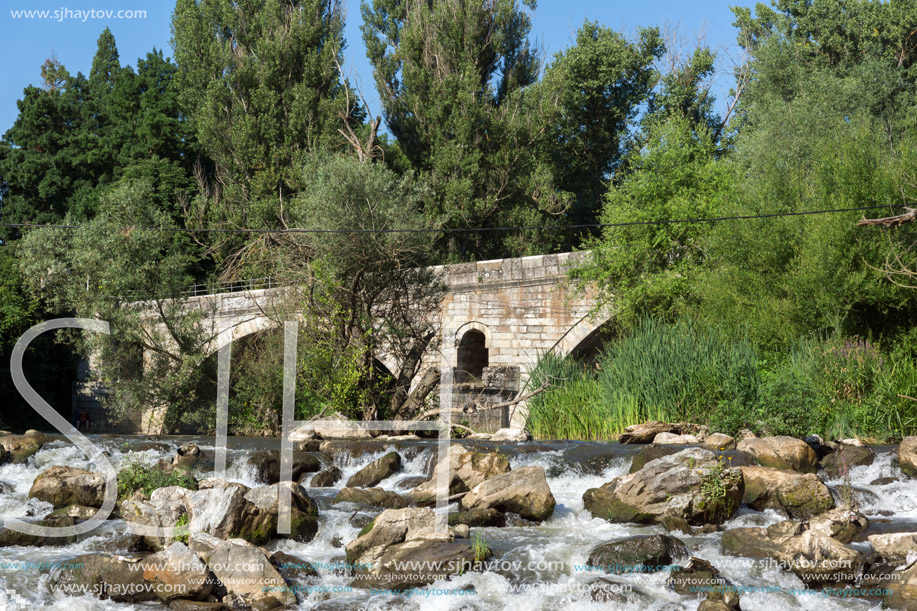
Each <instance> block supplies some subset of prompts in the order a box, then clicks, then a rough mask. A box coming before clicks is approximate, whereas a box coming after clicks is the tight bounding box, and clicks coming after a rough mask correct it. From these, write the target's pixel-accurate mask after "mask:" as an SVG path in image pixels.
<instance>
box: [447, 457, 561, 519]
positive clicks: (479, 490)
mask: <svg viewBox="0 0 917 611" xmlns="http://www.w3.org/2000/svg"><path fill="white" fill-rule="evenodd" d="M555 504H556V502H555V500H554V495H553V494H551V489H550V487H548V480H547V478H546V477H545V473H544V469H542V468H541V467H523V468H521V469H516V470H514V471H510V472H509V473H503V474H501V475H496V476H494V477H491V478H490V479H487V480H484V481H483V482H481V483H480V484H478V485H477V486H475V487H474V488H472V489H471V492H469V493H468V494H466V495H465V496H464V497H462V508H463V509H465V510H466V511H467V510H470V509H490V508H493V509H496V510H498V511H501V512H503V513H508V512H512V513H517V514H519V515H520V516H522V517H523V518H525V519H526V520H533V521H535V522H542V521H544V520H547V519H548V518H549V517H551V514H552V513H554V505H555Z"/></svg>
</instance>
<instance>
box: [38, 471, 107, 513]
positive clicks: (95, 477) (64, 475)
mask: <svg viewBox="0 0 917 611" xmlns="http://www.w3.org/2000/svg"><path fill="white" fill-rule="evenodd" d="M29 497H30V498H35V499H39V500H41V501H47V502H48V503H51V504H52V505H54V507H55V508H56V509H59V508H61V507H67V506H69V505H85V506H87V507H101V506H102V501H104V500H105V478H104V477H102V476H101V475H99V474H98V473H92V472H91V471H86V470H85V469H77V468H76V467H64V466H60V465H56V466H54V467H51V468H50V469H47V470H45V471H42V472H41V473H39V474H38V477H36V478H35V481H34V482H33V483H32V488H31V489H30V490H29Z"/></svg>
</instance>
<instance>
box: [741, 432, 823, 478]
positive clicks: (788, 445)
mask: <svg viewBox="0 0 917 611" xmlns="http://www.w3.org/2000/svg"><path fill="white" fill-rule="evenodd" d="M736 449H737V450H741V451H743V452H748V453H749V454H752V455H753V456H754V457H755V458H756V459H757V461H758V464H760V465H761V466H762V467H771V468H774V469H792V470H793V471H799V472H800V473H815V471H816V469H817V466H818V456H817V455H816V454H815V451H814V450H813V449H812V448H810V447H809V445H808V444H807V443H806V442H804V441H802V440H801V439H796V438H795V437H786V436H777V437H755V438H753V439H743V440H741V441H740V442H739V443H738V444H736Z"/></svg>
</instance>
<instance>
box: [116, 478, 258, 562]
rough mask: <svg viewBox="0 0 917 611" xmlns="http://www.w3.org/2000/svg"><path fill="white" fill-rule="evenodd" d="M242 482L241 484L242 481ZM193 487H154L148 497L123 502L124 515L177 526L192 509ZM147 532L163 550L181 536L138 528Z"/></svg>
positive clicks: (150, 523)
mask: <svg viewBox="0 0 917 611" xmlns="http://www.w3.org/2000/svg"><path fill="white" fill-rule="evenodd" d="M240 485H241V484H240ZM190 494H191V491H190V490H188V489H187V488H182V487H181V486H167V487H165V488H159V489H157V490H154V491H153V494H152V495H150V499H149V500H148V501H139V500H138V501H134V500H126V501H123V502H122V503H121V507H120V512H121V517H122V518H124V519H125V520H126V521H127V522H128V524H129V525H130V524H137V525H139V526H140V527H152V528H174V527H175V526H176V525H177V524H178V522H179V520H181V519H182V517H185V519H187V516H188V515H189V513H190V510H189V507H190V506H191V505H190ZM135 531H136V532H138V533H139V534H140V535H142V536H143V539H144V541H146V544H147V545H148V546H149V547H150V548H151V549H153V550H156V551H160V550H163V549H165V548H167V547H169V546H170V545H171V544H172V543H173V542H174V541H176V540H177V538H178V536H177V535H175V534H169V535H162V534H158V533H156V534H154V533H153V532H152V531H149V532H145V531H144V530H142V529H139V528H138V529H135Z"/></svg>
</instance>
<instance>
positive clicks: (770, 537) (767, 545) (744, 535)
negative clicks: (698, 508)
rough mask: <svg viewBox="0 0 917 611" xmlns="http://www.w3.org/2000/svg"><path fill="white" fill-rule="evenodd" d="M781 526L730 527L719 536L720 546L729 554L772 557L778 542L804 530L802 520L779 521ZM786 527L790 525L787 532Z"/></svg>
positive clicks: (777, 547)
mask: <svg viewBox="0 0 917 611" xmlns="http://www.w3.org/2000/svg"><path fill="white" fill-rule="evenodd" d="M780 524H781V525H782V526H780V527H779V528H774V527H775V526H777V525H772V526H771V527H768V528H760V527H758V526H749V527H744V528H730V529H729V530H727V531H726V532H724V533H723V536H722V537H721V538H720V548H721V550H722V552H723V553H724V554H727V555H730V556H745V557H748V558H772V557H774V556H775V555H776V554H777V550H778V549H779V548H780V543H781V541H783V539H784V538H786V537H787V536H796V535H800V534H802V533H803V532H804V530H805V525H804V524H803V523H802V522H798V521H790V520H787V521H786V522H781V523H780ZM787 527H790V528H791V530H790V531H789V532H790V533H791V534H788V531H787Z"/></svg>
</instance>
